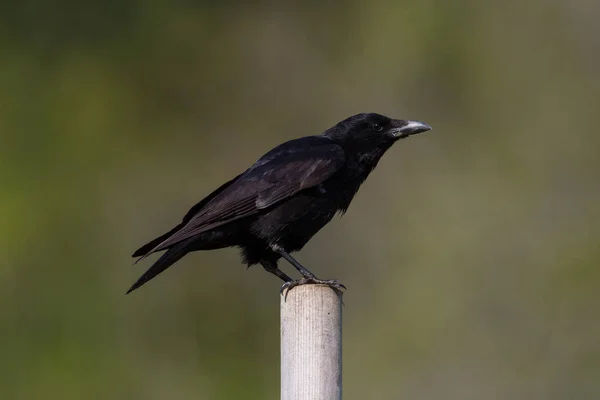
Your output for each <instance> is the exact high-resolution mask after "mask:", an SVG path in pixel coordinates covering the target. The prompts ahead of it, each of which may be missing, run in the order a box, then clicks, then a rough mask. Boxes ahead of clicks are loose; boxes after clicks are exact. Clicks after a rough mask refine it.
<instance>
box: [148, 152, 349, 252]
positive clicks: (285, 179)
mask: <svg viewBox="0 0 600 400" xmlns="http://www.w3.org/2000/svg"><path fill="white" fill-rule="evenodd" d="M344 162H345V157H344V150H343V149H342V148H341V147H340V146H338V145H336V144H333V143H327V144H321V145H319V146H310V147H307V148H305V149H294V150H293V151H289V152H287V153H283V154H281V155H279V156H278V157H272V158H270V159H269V160H267V161H266V162H265V161H261V160H259V162H257V163H256V164H255V166H253V167H252V168H250V169H249V170H248V171H246V172H245V173H244V174H242V175H241V176H240V177H239V178H238V179H237V180H236V181H235V182H234V183H232V184H231V185H230V186H228V187H227V188H226V189H224V190H223V191H222V192H220V193H219V194H218V195H217V196H215V197H214V198H213V199H211V200H210V201H209V202H208V203H207V204H206V205H205V206H204V207H203V208H202V209H200V210H198V211H197V213H196V215H194V216H193V217H192V218H190V219H189V221H187V223H186V224H185V225H184V226H183V227H182V228H181V229H179V230H178V231H177V232H175V233H174V234H173V235H172V236H170V237H169V238H167V239H166V240H165V241H163V242H162V243H160V244H158V245H157V246H156V247H155V248H154V249H152V250H151V251H150V252H149V253H148V254H150V253H153V252H156V251H160V250H164V249H167V248H169V247H171V246H173V245H174V244H176V243H178V242H180V241H182V240H185V239H187V238H190V237H192V236H195V235H198V234H200V233H202V232H206V231H208V230H210V229H214V228H216V227H219V226H221V225H224V224H227V223H229V222H232V221H235V220H237V219H240V218H245V217H248V216H251V215H253V214H256V213H258V212H260V211H262V210H264V209H266V208H269V207H271V206H273V205H275V204H277V203H279V202H281V201H283V200H285V199H287V198H289V197H291V196H293V195H295V194H296V193H298V192H299V191H301V190H303V189H307V188H310V187H313V186H316V185H318V184H320V183H322V182H324V181H326V180H327V179H328V178H329V177H331V176H332V175H333V174H334V173H335V172H337V171H338V170H339V169H340V168H341V167H342V165H343V164H344Z"/></svg>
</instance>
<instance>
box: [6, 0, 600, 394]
mask: <svg viewBox="0 0 600 400" xmlns="http://www.w3.org/2000/svg"><path fill="white" fill-rule="evenodd" d="M599 17H600V3H598V2H595V1H589V0H587V1H586V0H549V1H545V0H528V1H524V2H510V1H509V2H500V1H469V0H456V1H451V2H441V1H432V0H422V1H399V2H387V1H368V2H367V1H348V2H339V1H337V2H336V1H334V2H326V3H321V2H316V1H303V2H301V1H298V2H290V3H284V2H276V1H272V2H263V3H261V4H256V5H249V4H247V3H246V2H236V1H224V2H217V1H206V2H192V1H159V0H155V1H108V2H89V1H69V0H59V1H54V2H44V1H37V0H24V1H18V2H17V1H15V0H12V1H6V2H3V3H2V4H1V5H0V54H1V56H0V87H1V89H2V90H0V182H1V185H0V190H1V192H0V239H1V240H0V242H1V251H0V323H1V326H0V398H2V399H7V400H8V399H26V400H28V399H61V400H68V399H92V400H93V399H172V400H178V399H182V400H183V399H277V398H278V396H279V285H280V282H279V281H278V280H277V279H276V278H274V277H273V276H271V275H270V274H267V273H265V272H264V271H263V270H262V269H261V268H252V269H249V270H246V269H245V267H244V266H242V265H241V264H240V262H239V259H238V254H237V251H235V250H233V249H226V250H221V251H214V252H206V253H196V254H193V255H191V256H188V257H186V258H185V259H183V260H182V261H181V262H179V263H178V264H177V265H176V267H174V268H172V269H170V270H169V271H168V272H166V273H165V274H163V275H161V276H160V278H159V279H156V280H154V281H152V282H151V283H150V284H148V285H146V286H144V287H143V288H142V289H141V290H139V291H137V292H134V293H133V294H132V295H129V296H124V292H125V290H126V289H127V288H128V287H129V285H130V284H131V283H132V282H133V281H134V280H135V279H136V278H137V277H138V276H139V275H140V274H141V273H142V272H143V271H144V270H145V268H147V267H148V266H149V265H150V261H146V262H144V263H142V264H138V265H135V266H132V265H131V263H132V259H131V258H130V254H131V253H132V251H133V250H134V249H136V248H137V247H138V246H139V245H141V244H143V243H144V242H146V241H147V240H149V239H152V238H154V237H155V236H156V235H158V234H160V233H162V232H163V231H166V230H168V229H170V228H171V227H172V226H173V225H174V224H175V223H177V222H178V221H179V219H180V218H181V216H182V215H183V214H184V213H185V212H186V211H187V209H188V208H189V207H190V206H191V205H193V204H194V203H195V202H196V201H198V200H200V199H201V198H202V197H203V196H205V195H207V194H208V193H210V192H211V191H212V190H213V189H214V188H216V187H217V186H218V185H220V184H221V183H222V182H224V181H225V180H227V179H229V178H231V177H232V176H234V175H235V174H237V173H239V172H241V171H243V170H244V169H245V168H246V167H247V166H248V165H249V164H251V163H252V162H254V161H255V160H256V159H257V158H258V157H260V156H261V155H262V154H263V153H264V152H265V151H267V150H269V149H270V148H271V147H273V146H275V145H277V144H279V143H280V142H282V141H285V140H288V139H292V138H296V137H299V136H304V135H310V134H317V133H320V132H321V131H322V130H324V129H326V128H327V127H329V126H331V125H333V124H334V123H336V122H337V121H339V120H341V119H343V118H345V117H347V116H349V115H351V114H355V113H358V112H362V111H376V112H380V113H384V114H388V115H390V116H393V117H401V118H412V119H420V120H423V121H426V122H428V123H429V124H430V125H432V126H433V127H434V130H433V131H431V132H428V133H426V134H423V135H419V136H416V137H412V138H410V139H409V140H406V141H402V142H400V143H398V144H397V145H396V146H395V147H394V148H393V149H392V150H391V151H390V152H389V153H388V154H386V156H385V157H384V159H383V160H382V162H381V163H380V164H379V167H378V168H377V170H376V171H375V172H374V173H373V174H372V175H371V177H370V179H369V180H368V181H367V182H366V183H365V185H364V186H363V187H362V189H361V190H360V191H359V193H358V195H357V197H356V199H355V201H354V203H353V205H352V206H351V207H350V210H349V211H348V213H347V214H346V215H345V216H344V217H343V218H342V219H338V218H336V219H335V220H334V221H333V222H332V223H331V224H330V225H329V226H327V227H326V228H324V229H323V230H322V231H321V232H320V233H319V234H318V235H317V236H316V237H315V238H314V239H313V241H312V242H311V243H310V244H309V245H308V246H307V247H306V248H305V249H304V250H303V251H302V252H301V253H299V254H298V259H299V260H301V261H302V262H303V263H305V264H306V265H307V266H309V267H310V268H311V269H313V270H314V271H315V272H316V273H317V274H318V275H319V276H322V277H327V278H329V277H337V278H339V279H340V280H342V281H343V282H344V283H345V284H346V285H347V286H348V288H349V290H348V292H347V294H346V295H345V300H344V301H345V304H346V306H345V308H344V382H345V384H344V393H345V398H346V399H434V398H444V399H597V398H600V159H599V154H600V152H599V150H600V135H599V133H598V116H599V113H600V79H599V74H598V71H599V70H600V25H599V24H598V18H599ZM284 269H285V270H287V271H290V268H289V267H288V266H287V265H284Z"/></svg>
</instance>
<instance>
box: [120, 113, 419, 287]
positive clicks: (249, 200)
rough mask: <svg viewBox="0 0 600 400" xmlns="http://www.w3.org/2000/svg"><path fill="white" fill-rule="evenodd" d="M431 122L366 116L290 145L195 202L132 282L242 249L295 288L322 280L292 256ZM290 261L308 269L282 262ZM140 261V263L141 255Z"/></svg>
mask: <svg viewBox="0 0 600 400" xmlns="http://www.w3.org/2000/svg"><path fill="white" fill-rule="evenodd" d="M430 129H431V127H430V126H429V125H427V124H425V123H423V122H418V121H408V120H398V119H391V118H388V117H386V116H383V115H380V114H358V115H354V116H352V117H350V118H347V119H345V120H343V121H341V122H339V123H338V124H336V125H335V126H333V127H331V128H329V129H327V130H326V131H325V132H323V133H322V134H320V135H316V136H308V137H303V138H299V139H294V140H290V141H289V142H286V143H283V144H281V145H279V146H277V147H275V148H274V149H273V150H271V151H269V152H268V153H267V154H265V155H264V156H262V157H261V158H260V159H259V160H258V161H257V162H255V163H254V165H252V166H251V167H250V168H248V169H247V170H246V171H245V172H243V173H242V174H240V175H238V176H236V177H235V178H233V179H232V180H230V181H229V182H226V183H225V184H223V185H221V187H219V188H218V189H217V190H215V191H214V192H212V193H211V194H210V195H208V196H207V197H206V198H205V199H203V200H202V201H200V202H199V203H198V204H196V205H195V206H193V207H192V208H191V209H190V211H189V212H188V213H187V214H186V215H185V217H183V221H182V222H181V223H180V224H179V225H177V226H176V227H175V228H173V229H172V230H170V231H169V232H167V233H165V234H164V235H162V236H160V237H158V238H156V239H154V240H152V241H151V242H149V243H147V244H145V245H144V246H142V247H141V248H139V249H138V250H137V251H136V252H135V253H133V257H141V258H140V260H142V259H144V258H146V257H147V256H149V255H150V254H152V253H155V252H157V251H163V250H166V252H165V253H164V254H163V255H162V256H161V257H160V258H159V259H158V260H157V261H156V262H155V263H154V264H153V265H152V266H151V267H150V268H149V269H148V270H147V271H146V272H145V273H144V274H143V275H142V276H141V277H140V278H139V279H138V280H137V281H136V282H135V283H134V284H133V286H131V288H130V289H129V290H128V291H127V293H129V292H131V291H133V290H135V289H137V288H139V287H140V286H142V285H143V284H144V283H146V282H148V281H149V280H150V279H152V278H154V277H155V276H156V275H158V274H160V273H161V272H162V271H164V270H165V269H167V268H168V267H169V266H171V265H172V264H173V263H175V262H177V261H178V260H179V259H180V258H181V257H183V256H185V255H186V254H187V253H189V252H192V251H197V250H213V249H220V248H224V247H233V246H237V247H240V248H241V253H242V258H243V262H244V264H247V265H248V266H251V265H254V264H261V265H262V266H263V267H264V269H265V270H267V271H268V272H270V273H272V274H274V275H276V276H278V277H279V278H280V279H282V280H283V281H284V282H285V283H284V285H283V287H282V290H283V289H284V288H286V287H287V288H289V289H291V288H292V287H294V286H295V285H298V284H305V283H322V284H327V285H329V286H331V287H333V288H334V289H337V290H341V289H342V288H344V286H343V285H341V284H340V283H339V282H338V281H337V280H321V279H317V277H316V276H315V275H313V274H312V273H311V272H310V271H309V270H307V269H306V268H305V267H303V266H302V265H301V264H300V263H299V262H298V261H296V260H295V259H294V258H293V257H292V256H291V255H290V253H292V252H294V251H298V250H300V249H301V248H302V247H304V245H305V244H306V243H307V242H308V241H309V240H310V238H312V237H313V235H314V234H315V233H317V232H318V231H319V229H321V228H322V227H323V226H325V224H327V223H328V222H329V221H330V220H331V218H332V217H333V216H334V215H335V213H337V212H340V213H342V214H343V213H344V212H345V211H346V210H347V209H348V206H349V205H350V202H351V201H352V198H353V197H354V195H355V194H356V192H357V191H358V188H359V187H360V185H361V184H362V183H363V182H364V180H365V179H366V178H367V176H368V175H369V173H370V172H371V171H372V170H373V168H375V166H376V165H377V163H378V162H379V159H380V158H381V156H382V155H383V153H385V151H386V150H387V149H389V148H390V147H391V146H392V145H393V144H394V143H395V142H397V141H398V140H399V139H403V138H406V137H408V136H410V135H414V134H417V133H420V132H425V131H428V130H430ZM281 257H283V258H285V259H286V260H287V261H288V262H289V263H290V264H292V265H293V266H294V267H295V268H296V269H297V270H298V271H299V272H300V274H302V276H303V279H301V280H298V281H294V280H292V279H291V278H290V277H289V276H287V275H286V274H285V273H284V272H283V271H281V270H280V269H279V268H278V267H277V261H278V260H279V259H280V258H281ZM138 261H139V260H138Z"/></svg>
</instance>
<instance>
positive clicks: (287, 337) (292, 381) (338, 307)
mask: <svg viewBox="0 0 600 400" xmlns="http://www.w3.org/2000/svg"><path fill="white" fill-rule="evenodd" d="M341 398H342V294H341V293H339V292H336V291H335V290H334V289H332V288H330V287H328V286H325V285H310V284H309V285H301V286H297V287H295V288H293V289H292V290H290V291H289V292H288V291H285V292H284V293H283V295H282V296H281V400H341Z"/></svg>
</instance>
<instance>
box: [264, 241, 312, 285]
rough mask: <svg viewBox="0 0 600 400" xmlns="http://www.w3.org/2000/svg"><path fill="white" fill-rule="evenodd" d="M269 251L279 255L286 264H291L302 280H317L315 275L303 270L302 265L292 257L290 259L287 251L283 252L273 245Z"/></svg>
mask: <svg viewBox="0 0 600 400" xmlns="http://www.w3.org/2000/svg"><path fill="white" fill-rule="evenodd" d="M271 249H272V250H273V251H274V252H275V253H277V254H279V255H280V256H281V257H283V258H285V259H286V260H287V262H289V263H290V264H292V265H293V266H294V268H296V269H297V270H298V272H300V273H301V274H302V276H303V277H304V278H306V279H317V277H316V276H315V274H313V273H312V272H310V271H309V270H307V269H306V268H304V267H303V266H302V264H300V263H299V262H298V261H297V260H296V259H295V258H294V257H292V256H291V255H290V253H288V252H287V251H285V250H284V249H283V248H281V247H280V246H278V245H276V244H274V245H272V246H271Z"/></svg>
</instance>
